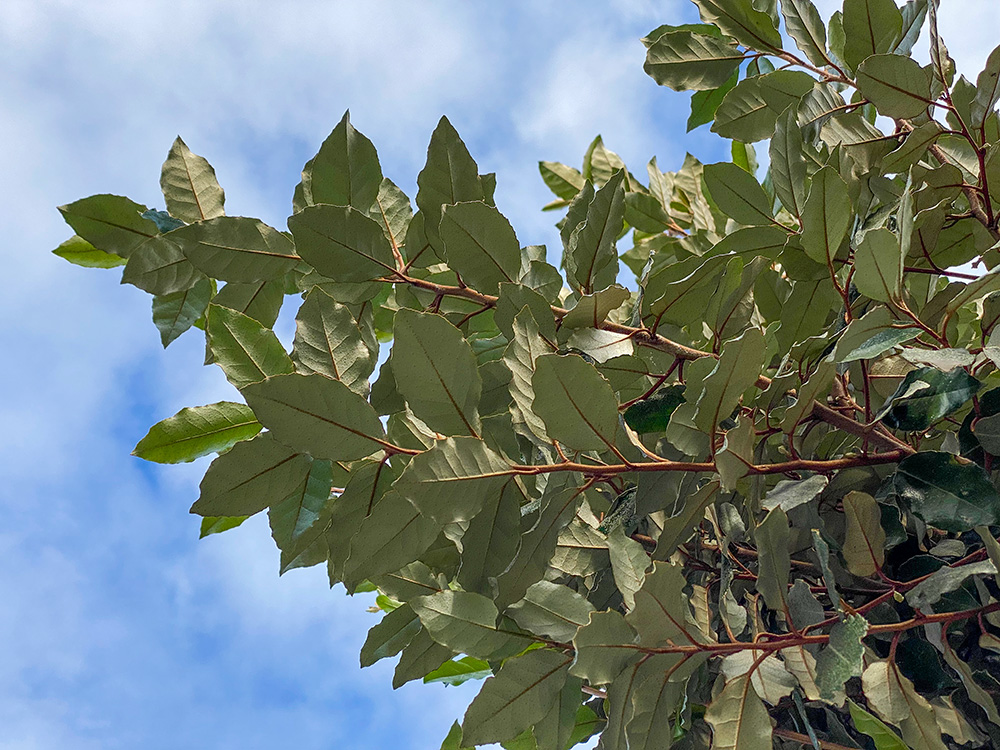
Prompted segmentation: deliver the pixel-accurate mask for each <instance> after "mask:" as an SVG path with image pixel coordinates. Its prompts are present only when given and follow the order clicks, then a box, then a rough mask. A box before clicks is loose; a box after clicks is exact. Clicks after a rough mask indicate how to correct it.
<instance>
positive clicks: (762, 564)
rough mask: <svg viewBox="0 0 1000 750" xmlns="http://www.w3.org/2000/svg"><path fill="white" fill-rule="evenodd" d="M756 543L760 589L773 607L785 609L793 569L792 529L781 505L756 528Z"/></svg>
mask: <svg viewBox="0 0 1000 750" xmlns="http://www.w3.org/2000/svg"><path fill="white" fill-rule="evenodd" d="M753 534H754V542H755V543H756V545H757V555H758V560H759V570H758V573H757V590H758V591H759V592H760V594H761V596H763V597H764V601H765V602H766V603H767V606H768V607H769V608H770V609H773V610H775V611H776V612H786V611H787V610H788V603H787V601H786V599H785V596H786V594H787V592H788V574H789V572H790V571H791V565H792V564H791V556H790V555H791V552H790V549H789V544H790V539H791V537H790V531H789V528H788V516H786V515H785V511H784V510H782V509H781V508H775V509H774V510H772V511H771V512H770V513H768V514H767V516H766V517H765V518H764V520H763V521H762V522H761V523H760V525H758V526H757V528H756V529H754V533H753Z"/></svg>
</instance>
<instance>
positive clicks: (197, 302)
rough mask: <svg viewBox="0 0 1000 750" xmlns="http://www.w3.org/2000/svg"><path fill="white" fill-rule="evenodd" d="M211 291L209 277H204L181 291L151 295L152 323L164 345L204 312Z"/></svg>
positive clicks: (191, 324)
mask: <svg viewBox="0 0 1000 750" xmlns="http://www.w3.org/2000/svg"><path fill="white" fill-rule="evenodd" d="M213 291H214V290H213V288H212V281H211V279H208V278H204V279H202V280H201V281H199V282H197V283H196V284H195V285H194V286H193V287H191V288H190V289H185V290H184V291H182V292H174V293H173V294H164V295H162V296H160V297H153V325H155V326H156V328H157V330H159V332H160V342H161V343H162V344H163V346H164V347H167V346H168V345H169V344H170V343H171V342H172V341H174V340H175V339H176V338H177V337H178V336H180V335H181V334H182V333H184V332H185V331H186V330H188V329H189V328H190V327H191V326H193V325H194V323H195V321H196V320H198V319H199V318H201V316H202V315H204V314H205V310H207V309H208V303H209V300H211V299H212V292H213Z"/></svg>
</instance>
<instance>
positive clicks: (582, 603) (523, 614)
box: [507, 581, 594, 643]
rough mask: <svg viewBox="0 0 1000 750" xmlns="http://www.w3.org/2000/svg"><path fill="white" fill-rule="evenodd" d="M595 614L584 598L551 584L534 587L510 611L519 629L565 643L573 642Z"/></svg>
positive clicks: (535, 585) (542, 582)
mask: <svg viewBox="0 0 1000 750" xmlns="http://www.w3.org/2000/svg"><path fill="white" fill-rule="evenodd" d="M593 611H594V605H592V604H591V603H590V602H588V601H587V600H586V599H585V598H584V597H583V596H581V595H580V594H578V593H576V592H575V591H573V590H572V589H569V588H567V587H566V586H560V585H559V584H555V583H552V582H550V581H539V582H538V583H535V584H532V585H531V586H530V587H529V588H528V590H527V592H526V593H525V595H524V598H523V599H521V600H520V601H518V602H516V603H514V604H512V605H511V606H509V607H508V608H507V614H508V615H510V616H511V617H512V618H513V619H514V622H516V623H517V624H518V625H519V626H520V627H522V628H524V629H525V630H527V631H529V632H531V633H534V634H535V635H539V636H543V637H546V638H551V639H552V640H555V641H561V642H563V643H568V642H569V641H571V640H573V637H574V636H575V635H576V632H577V630H579V629H580V628H581V627H583V626H584V625H586V624H587V623H588V622H589V618H590V613H591V612H593Z"/></svg>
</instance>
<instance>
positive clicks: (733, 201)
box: [705, 162, 774, 226]
mask: <svg viewBox="0 0 1000 750" xmlns="http://www.w3.org/2000/svg"><path fill="white" fill-rule="evenodd" d="M705 185H706V186H707V187H708V191H709V192H710V193H711V194H712V198H713V199H714V200H715V202H716V204H717V205H718V206H719V209H720V210H722V212H723V213H725V214H726V215H727V216H729V217H731V218H732V219H733V220H734V221H736V222H738V223H740V224H746V225H749V226H757V225H762V224H765V225H766V224H770V223H772V222H773V221H774V215H773V214H772V213H771V201H770V200H769V199H768V197H767V195H766V194H765V193H764V189H763V188H762V187H761V186H760V183H758V182H757V180H755V179H754V178H753V176H752V175H751V174H750V173H748V172H746V171H745V170H743V169H741V168H740V167H738V166H736V165H735V164H733V163H731V162H720V163H718V164H707V165H705Z"/></svg>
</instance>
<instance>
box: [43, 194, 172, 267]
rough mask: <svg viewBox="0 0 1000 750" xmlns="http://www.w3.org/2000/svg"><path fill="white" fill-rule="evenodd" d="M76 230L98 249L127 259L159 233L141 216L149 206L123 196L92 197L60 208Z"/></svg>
mask: <svg viewBox="0 0 1000 750" xmlns="http://www.w3.org/2000/svg"><path fill="white" fill-rule="evenodd" d="M59 211H60V213H62V216H63V219H65V220H66V223H67V224H69V225H70V226H71V227H72V228H73V231H74V232H76V233H77V235H79V236H80V237H82V238H83V239H84V240H86V241H87V242H89V243H90V244H91V245H93V246H94V247H95V248H97V249H98V250H102V251H104V252H105V253H110V254H112V255H117V256H118V257H120V258H128V256H129V255H131V254H132V251H133V250H135V248H137V247H138V246H139V245H141V244H142V243H143V242H145V241H146V240H147V239H149V238H150V237H153V236H154V235H157V234H159V233H160V232H159V230H158V229H157V227H156V224H154V223H153V222H152V221H150V220H149V219H144V218H143V217H142V214H143V213H144V212H145V211H146V207H145V206H143V205H141V204H139V203H136V202H135V201H131V200H129V199H128V198H124V197H122V196H120V195H107V194H105V195H92V196H90V197H89V198H82V199H80V200H78V201H74V202H73V203H70V204H69V205H66V206H60V207H59Z"/></svg>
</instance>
